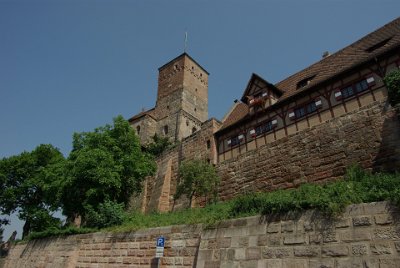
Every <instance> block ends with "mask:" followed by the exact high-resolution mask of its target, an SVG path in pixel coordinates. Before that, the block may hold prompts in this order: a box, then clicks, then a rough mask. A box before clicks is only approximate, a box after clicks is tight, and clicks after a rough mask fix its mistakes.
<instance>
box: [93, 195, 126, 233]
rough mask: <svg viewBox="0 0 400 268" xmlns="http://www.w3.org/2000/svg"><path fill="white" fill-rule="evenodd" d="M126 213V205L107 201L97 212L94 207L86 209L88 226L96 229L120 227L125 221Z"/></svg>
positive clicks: (100, 205)
mask: <svg viewBox="0 0 400 268" xmlns="http://www.w3.org/2000/svg"><path fill="white" fill-rule="evenodd" d="M125 217H126V213H125V211H124V204H123V203H121V204H118V203H116V202H113V201H108V200H107V201H105V202H104V203H101V204H99V206H98V208H97V209H96V210H95V209H93V208H92V207H90V206H89V207H87V208H86V226H87V227H95V228H105V227H110V226H114V225H120V224H122V222H123V221H124V219H125Z"/></svg>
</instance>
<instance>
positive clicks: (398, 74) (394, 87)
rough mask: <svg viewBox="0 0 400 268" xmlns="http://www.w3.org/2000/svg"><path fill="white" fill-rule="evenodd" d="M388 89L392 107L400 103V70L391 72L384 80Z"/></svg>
mask: <svg viewBox="0 0 400 268" xmlns="http://www.w3.org/2000/svg"><path fill="white" fill-rule="evenodd" d="M384 81H385V84H386V87H387V89H388V97H389V102H390V104H391V105H392V106H395V105H396V104H399V103H400V70H395V71H392V72H390V73H389V74H388V75H386V76H385V78H384Z"/></svg>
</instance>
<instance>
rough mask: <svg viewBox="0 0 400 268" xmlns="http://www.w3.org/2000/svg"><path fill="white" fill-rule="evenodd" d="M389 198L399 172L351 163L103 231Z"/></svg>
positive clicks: (399, 192)
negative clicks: (282, 186) (289, 185)
mask: <svg viewBox="0 0 400 268" xmlns="http://www.w3.org/2000/svg"><path fill="white" fill-rule="evenodd" d="M384 200H387V201H391V202H393V203H394V204H397V205H400V174H399V173H397V174H384V173H378V174H371V173H369V172H366V171H364V170H362V169H361V168H359V167H357V166H354V167H351V168H349V169H348V170H347V173H346V175H345V178H344V180H340V181H336V182H332V183H328V184H325V185H318V184H304V185H302V186H300V187H299V188H297V189H289V190H279V191H275V192H269V193H254V194H248V195H243V196H239V197H237V198H235V199H233V200H231V201H228V202H219V203H216V204H210V205H208V206H206V207H205V208H195V209H186V210H182V211H177V212H170V213H151V214H146V215H145V214H142V213H140V212H132V213H130V214H129V215H127V216H126V218H125V219H124V221H123V223H122V224H121V225H118V226H112V227H108V228H106V229H105V230H107V231H114V232H127V231H134V230H138V229H142V228H151V227H158V226H168V225H178V224H199V223H203V224H205V225H206V226H210V225H214V224H216V223H218V222H219V221H222V220H226V219H232V218H239V217H245V216H253V215H266V216H268V215H279V214H283V213H287V212H292V211H294V212H301V211H304V210H307V209H316V210H318V211H321V212H322V213H324V214H325V215H327V216H335V215H337V214H339V213H340V212H341V211H342V210H343V209H344V208H345V207H346V206H347V205H349V204H356V203H362V202H376V201H384ZM94 230H96V229H84V230H83V231H82V229H74V228H70V229H63V230H60V231H59V232H58V231H57V230H55V229H53V230H48V231H46V232H42V233H35V234H34V235H33V236H30V238H31V239H32V238H39V237H46V236H51V235H65V234H72V233H80V232H89V231H94Z"/></svg>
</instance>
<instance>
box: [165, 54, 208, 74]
mask: <svg viewBox="0 0 400 268" xmlns="http://www.w3.org/2000/svg"><path fill="white" fill-rule="evenodd" d="M185 56H186V57H188V58H189V59H190V60H191V61H193V62H194V63H195V64H196V65H197V66H199V67H200V68H201V69H202V70H203V71H204V72H205V73H206V74H207V75H210V73H209V72H207V70H206V69H204V68H203V66H201V65H200V64H199V63H198V62H197V61H196V60H194V59H193V58H192V57H191V56H190V55H189V54H187V53H186V52H184V53H182V54H181V55H179V56H178V57H176V58H174V59H172V60H170V61H169V62H167V63H166V64H164V65H163V66H161V67H160V68H158V71H160V70H161V69H163V68H164V67H166V66H167V65H169V64H171V63H172V62H174V61H176V60H178V59H179V58H183V57H185Z"/></svg>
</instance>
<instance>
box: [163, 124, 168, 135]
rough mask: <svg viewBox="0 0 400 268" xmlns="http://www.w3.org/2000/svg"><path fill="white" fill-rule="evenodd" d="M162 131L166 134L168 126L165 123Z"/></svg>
mask: <svg viewBox="0 0 400 268" xmlns="http://www.w3.org/2000/svg"><path fill="white" fill-rule="evenodd" d="M163 133H164V135H167V134H168V126H167V125H165V126H164V127H163Z"/></svg>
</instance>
